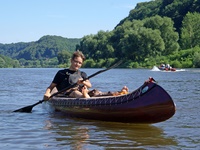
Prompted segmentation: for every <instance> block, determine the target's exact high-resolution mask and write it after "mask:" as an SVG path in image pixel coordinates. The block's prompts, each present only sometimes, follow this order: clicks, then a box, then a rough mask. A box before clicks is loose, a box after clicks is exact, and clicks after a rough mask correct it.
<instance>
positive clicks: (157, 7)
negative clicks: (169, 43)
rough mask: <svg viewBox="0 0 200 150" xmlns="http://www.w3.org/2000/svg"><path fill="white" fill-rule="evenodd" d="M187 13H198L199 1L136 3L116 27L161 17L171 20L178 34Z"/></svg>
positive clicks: (163, 0) (153, 0)
mask: <svg viewBox="0 0 200 150" xmlns="http://www.w3.org/2000/svg"><path fill="white" fill-rule="evenodd" d="M188 12H190V13H194V12H199V13H200V0H152V1H149V2H142V3H138V4H137V5H136V7H135V9H132V10H131V11H130V13H129V15H128V16H127V17H126V18H124V19H123V20H122V21H121V22H120V23H119V24H118V25H117V26H120V25H122V24H123V23H124V22H125V21H127V20H129V21H132V20H134V19H135V20H143V19H145V18H149V17H153V16H155V15H159V16H161V17H169V18H171V19H172V20H173V22H174V27H175V29H176V30H177V31H178V32H179V33H180V28H181V26H182V21H183V18H184V17H185V16H186V14H187V13H188Z"/></svg>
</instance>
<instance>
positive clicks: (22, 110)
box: [13, 105, 33, 113]
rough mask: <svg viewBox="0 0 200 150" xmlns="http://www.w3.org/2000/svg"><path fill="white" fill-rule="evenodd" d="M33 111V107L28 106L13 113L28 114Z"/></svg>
mask: <svg viewBox="0 0 200 150" xmlns="http://www.w3.org/2000/svg"><path fill="white" fill-rule="evenodd" d="M32 109H33V106H32V105H31V106H26V107H23V108H20V109H17V110H15V111H13V112H26V113H30V112H31V111H32Z"/></svg>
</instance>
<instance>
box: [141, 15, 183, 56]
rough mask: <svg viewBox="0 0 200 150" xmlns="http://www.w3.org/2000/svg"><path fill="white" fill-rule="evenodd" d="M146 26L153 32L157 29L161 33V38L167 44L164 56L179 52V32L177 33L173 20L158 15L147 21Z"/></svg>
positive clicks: (145, 21)
mask: <svg viewBox="0 0 200 150" xmlns="http://www.w3.org/2000/svg"><path fill="white" fill-rule="evenodd" d="M144 26H145V27H147V28H151V29H153V30H155V29H157V30H159V31H160V32H161V37H162V39H163V41H164V43H165V49H164V51H163V54H162V55H169V54H171V53H173V52H176V51H178V49H179V44H178V39H179V35H178V33H177V32H175V28H174V23H173V21H172V19H170V18H168V17H160V16H158V15H156V16H154V17H150V18H147V19H145V20H144Z"/></svg>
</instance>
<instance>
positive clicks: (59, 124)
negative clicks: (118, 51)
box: [0, 68, 200, 150]
mask: <svg viewBox="0 0 200 150" xmlns="http://www.w3.org/2000/svg"><path fill="white" fill-rule="evenodd" d="M58 70H59V69H58V68H39V69H38V68H28V69H24V68H23V69H22V68H20V69H10V68H6V69H0V83H1V87H0V105H1V106H0V133H1V136H0V148H1V150H10V149H15V150H18V149H19V150H40V149H41V150H44V149H48V150H51V149H52V150H55V149H56V150H66V149H73V150H105V149H106V150H110V149H141V150H146V149H148V150H149V149H152V150H154V149H167V150H168V149H173V150H174V149H181V150H183V149H188V150H190V149H197V150H198V149H200V144H199V141H200V136H199V135H200V130H199V128H200V119H199V115H200V111H199V108H200V69H185V70H183V69H182V70H179V71H177V72H161V71H158V70H157V69H156V68H153V69H152V70H151V69H111V70H108V71H107V72H104V73H102V74H99V75H97V76H95V77H93V78H91V82H92V83H93V88H98V89H100V90H102V91H108V90H109V91H112V90H113V91H114V90H120V89H121V87H122V86H124V85H126V86H128V87H129V90H130V91H131V90H134V89H136V88H138V87H139V86H140V85H142V84H143V82H144V81H145V80H147V79H148V77H150V76H151V77H153V78H154V79H155V80H156V81H157V82H158V84H159V85H161V86H162V87H163V88H164V89H165V90H166V91H167V92H168V93H169V94H170V95H171V97H172V98H173V100H174V102H175V103H176V106H177V111H176V113H175V115H174V116H173V117H172V118H170V119H169V120H167V121H165V122H160V123H156V124H150V125H141V124H129V123H111V122H103V121H102V122H101V121H94V120H84V119H72V118H66V117H63V116H62V115H59V114H55V113H51V112H49V111H47V110H46V107H45V105H44V104H40V105H37V106H35V107H34V108H33V111H32V113H13V112H12V111H13V110H16V109H19V108H21V107H24V106H28V105H31V104H34V103H36V102H38V101H39V100H42V97H43V94H44V92H45V89H46V87H47V86H48V85H49V84H50V82H51V80H52V78H53V77H54V75H55V73H56V72H57V71H58ZM82 70H83V71H85V72H87V74H88V75H91V74H93V73H95V72H96V71H99V70H100V69H82ZM122 113H123V112H122Z"/></svg>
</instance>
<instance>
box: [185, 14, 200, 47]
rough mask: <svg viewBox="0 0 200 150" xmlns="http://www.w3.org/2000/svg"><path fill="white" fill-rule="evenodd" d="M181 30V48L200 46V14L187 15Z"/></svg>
mask: <svg viewBox="0 0 200 150" xmlns="http://www.w3.org/2000/svg"><path fill="white" fill-rule="evenodd" d="M182 25H183V27H182V28H181V48H182V49H188V48H193V47H195V46H200V28H199V25H200V13H197V12H195V13H190V12H189V13H187V15H186V16H185V17H184V19H183V23H182Z"/></svg>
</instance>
